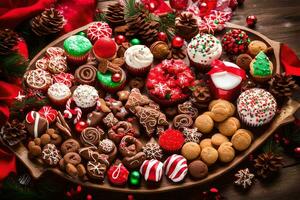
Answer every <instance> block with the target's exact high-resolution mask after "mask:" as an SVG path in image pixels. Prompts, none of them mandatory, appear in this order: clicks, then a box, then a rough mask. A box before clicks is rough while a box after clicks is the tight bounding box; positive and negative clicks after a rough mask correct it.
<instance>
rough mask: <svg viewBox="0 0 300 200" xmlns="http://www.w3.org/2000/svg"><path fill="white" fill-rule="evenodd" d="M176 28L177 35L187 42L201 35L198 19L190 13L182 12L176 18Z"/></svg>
mask: <svg viewBox="0 0 300 200" xmlns="http://www.w3.org/2000/svg"><path fill="white" fill-rule="evenodd" d="M175 28H176V32H177V34H178V35H179V36H181V37H183V38H184V39H186V40H190V39H192V38H193V37H194V36H196V35H197V34H198V33H199V28H198V24H197V19H196V18H195V17H194V15H193V13H190V12H182V13H180V15H179V16H177V17H176V19H175Z"/></svg>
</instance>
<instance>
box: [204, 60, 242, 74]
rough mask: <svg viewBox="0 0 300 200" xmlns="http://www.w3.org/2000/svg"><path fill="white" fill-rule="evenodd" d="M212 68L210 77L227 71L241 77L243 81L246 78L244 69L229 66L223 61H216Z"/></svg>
mask: <svg viewBox="0 0 300 200" xmlns="http://www.w3.org/2000/svg"><path fill="white" fill-rule="evenodd" d="M211 66H212V69H211V70H210V71H209V72H208V74H209V75H212V74H215V73H218V72H224V71H226V72H228V73H231V74H234V75H237V76H240V77H241V78H242V79H245V78H246V73H245V71H244V70H243V69H241V68H235V67H230V66H227V65H225V64H224V62H222V61H221V60H214V61H213V62H212V63H211Z"/></svg>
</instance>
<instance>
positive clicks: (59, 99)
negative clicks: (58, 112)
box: [47, 83, 72, 105]
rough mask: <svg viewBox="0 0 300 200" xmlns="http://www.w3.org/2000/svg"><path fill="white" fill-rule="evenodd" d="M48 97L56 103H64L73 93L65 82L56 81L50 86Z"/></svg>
mask: <svg viewBox="0 0 300 200" xmlns="http://www.w3.org/2000/svg"><path fill="white" fill-rule="evenodd" d="M47 94H48V97H49V99H50V101H51V102H52V103H53V104H55V105H64V104H65V103H66V102H67V100H68V99H69V98H70V97H71V95H72V93H71V90H70V88H69V87H68V86H66V85H65V84H63V83H54V84H53V85H51V86H50V87H49V88H48V92H47Z"/></svg>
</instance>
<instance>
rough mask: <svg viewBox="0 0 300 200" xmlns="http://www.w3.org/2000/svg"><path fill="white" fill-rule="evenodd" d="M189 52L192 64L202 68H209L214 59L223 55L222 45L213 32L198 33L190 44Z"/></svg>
mask: <svg viewBox="0 0 300 200" xmlns="http://www.w3.org/2000/svg"><path fill="white" fill-rule="evenodd" d="M187 54H188V57H189V59H190V62H191V64H192V65H194V66H195V67H197V68H198V69H200V70H207V69H209V67H210V64H211V63H212V61H214V60H217V59H219V58H220V57H221V55H222V45H221V42H220V41H219V40H218V39H217V38H216V37H215V36H213V35H211V34H198V35H196V36H195V37H194V38H193V39H192V40H191V42H190V43H189V44H188V47H187Z"/></svg>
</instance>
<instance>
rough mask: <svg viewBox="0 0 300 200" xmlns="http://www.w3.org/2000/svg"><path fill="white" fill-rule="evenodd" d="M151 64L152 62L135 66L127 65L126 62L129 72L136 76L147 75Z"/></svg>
mask: <svg viewBox="0 0 300 200" xmlns="http://www.w3.org/2000/svg"><path fill="white" fill-rule="evenodd" d="M151 66H152V64H151V65H149V66H146V67H141V68H135V67H132V66H130V65H127V63H126V64H125V67H126V69H127V71H128V73H129V74H131V75H134V76H145V75H146V74H147V73H148V72H149V70H150V69H151Z"/></svg>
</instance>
